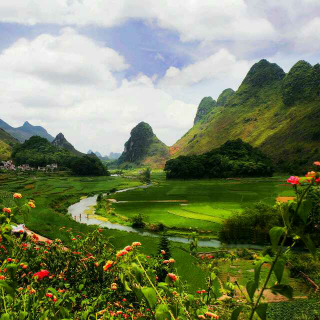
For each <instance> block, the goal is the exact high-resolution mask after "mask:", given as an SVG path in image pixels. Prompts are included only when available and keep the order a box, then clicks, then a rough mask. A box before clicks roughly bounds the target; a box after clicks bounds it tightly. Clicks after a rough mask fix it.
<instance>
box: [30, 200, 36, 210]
mask: <svg viewBox="0 0 320 320" xmlns="http://www.w3.org/2000/svg"><path fill="white" fill-rule="evenodd" d="M28 206H29V207H30V208H32V209H34V208H35V207H36V205H35V204H34V202H33V201H29V202H28Z"/></svg>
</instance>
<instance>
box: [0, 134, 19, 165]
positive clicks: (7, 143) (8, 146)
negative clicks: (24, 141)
mask: <svg viewBox="0 0 320 320" xmlns="http://www.w3.org/2000/svg"><path fill="white" fill-rule="evenodd" d="M19 143H20V142H19V141H18V140H17V139H15V138H14V137H12V136H11V135H10V134H9V133H8V132H6V131H4V130H3V129H0V160H8V159H10V157H11V153H12V150H13V146H14V145H16V144H19Z"/></svg>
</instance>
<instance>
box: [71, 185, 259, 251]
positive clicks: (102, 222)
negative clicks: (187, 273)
mask: <svg viewBox="0 0 320 320" xmlns="http://www.w3.org/2000/svg"><path fill="white" fill-rule="evenodd" d="M151 186H152V184H149V185H143V186H138V187H133V188H127V189H122V190H118V191H116V193H119V192H126V191H131V190H135V189H144V188H149V187H151ZM96 204H97V196H93V197H88V198H85V199H82V200H80V201H79V202H77V203H75V204H73V205H71V206H70V207H69V208H68V212H69V214H70V215H71V216H72V218H73V219H75V220H76V221H78V222H80V223H86V224H88V225H98V226H100V227H105V228H108V229H114V230H120V231H126V232H134V233H138V234H140V235H141V236H148V237H153V238H158V237H161V235H159V234H157V233H153V232H148V231H143V230H141V229H135V228H132V227H129V226H124V225H121V224H118V223H111V222H109V221H106V219H105V218H103V217H101V216H98V215H95V214H94V213H91V212H90V211H92V208H93V206H95V205H96ZM168 239H169V240H171V241H174V242H181V243H190V242H191V241H192V240H191V239H187V238H182V237H176V236H169V237H168ZM198 245H199V246H200V247H212V248H220V247H232V248H235V247H238V248H252V249H261V248H263V246H258V245H251V244H222V243H221V242H220V241H219V240H199V241H198Z"/></svg>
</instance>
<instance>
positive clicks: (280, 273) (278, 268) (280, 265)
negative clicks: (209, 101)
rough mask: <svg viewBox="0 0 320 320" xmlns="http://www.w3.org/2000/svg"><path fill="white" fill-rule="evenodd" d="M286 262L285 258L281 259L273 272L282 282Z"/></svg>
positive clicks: (279, 281)
mask: <svg viewBox="0 0 320 320" xmlns="http://www.w3.org/2000/svg"><path fill="white" fill-rule="evenodd" d="M285 264H286V262H285V261H284V260H283V259H279V260H278V261H277V263H276V264H275V266H274V268H273V272H274V274H275V275H276V277H277V281H278V283H279V284H280V283H281V280H282V276H283V271H284V266H285Z"/></svg>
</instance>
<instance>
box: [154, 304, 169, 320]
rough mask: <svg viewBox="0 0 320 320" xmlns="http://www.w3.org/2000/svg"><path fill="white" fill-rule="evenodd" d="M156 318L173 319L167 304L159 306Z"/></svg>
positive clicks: (159, 319) (160, 319) (158, 319)
mask: <svg viewBox="0 0 320 320" xmlns="http://www.w3.org/2000/svg"><path fill="white" fill-rule="evenodd" d="M155 317H156V320H167V319H171V315H170V312H169V309H168V306H167V305H166V304H160V305H158V306H157V309H156V314H155Z"/></svg>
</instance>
